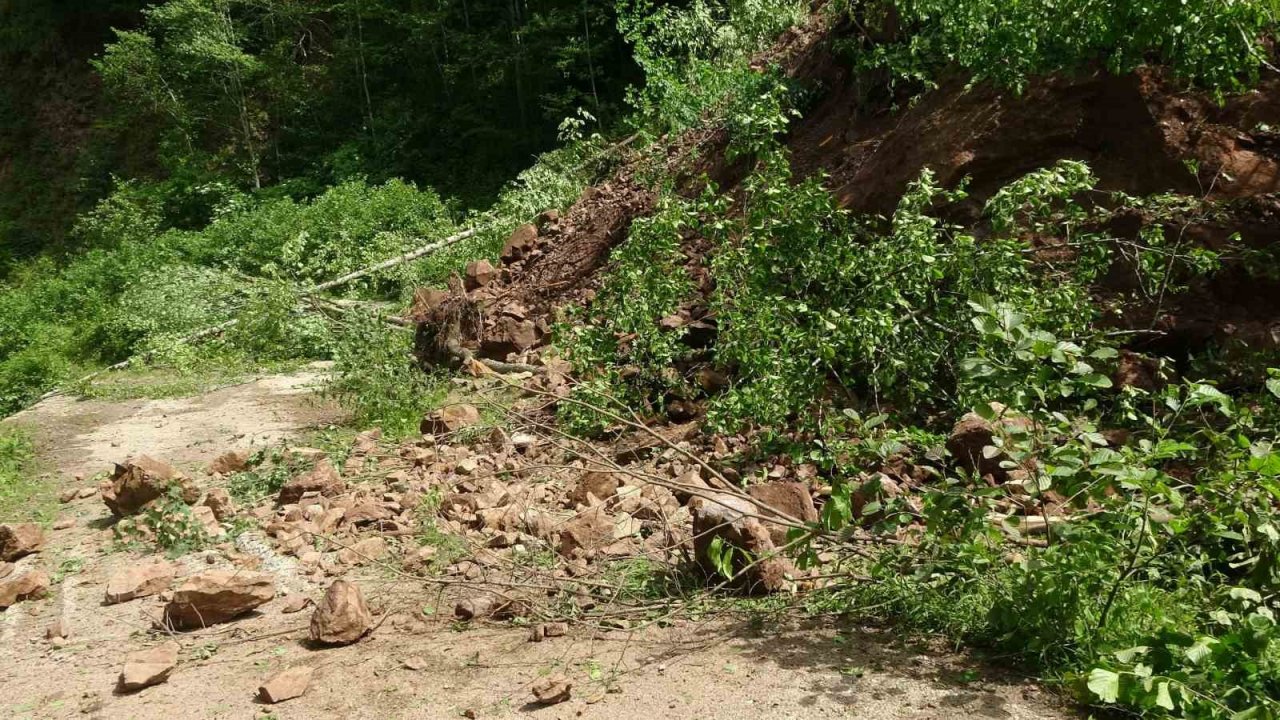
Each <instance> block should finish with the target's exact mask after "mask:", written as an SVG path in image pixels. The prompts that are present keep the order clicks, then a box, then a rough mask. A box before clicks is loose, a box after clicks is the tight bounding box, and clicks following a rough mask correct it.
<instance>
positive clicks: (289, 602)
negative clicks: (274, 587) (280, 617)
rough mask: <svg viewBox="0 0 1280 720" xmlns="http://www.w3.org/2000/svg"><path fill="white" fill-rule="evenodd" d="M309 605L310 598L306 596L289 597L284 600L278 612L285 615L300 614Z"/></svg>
mask: <svg viewBox="0 0 1280 720" xmlns="http://www.w3.org/2000/svg"><path fill="white" fill-rule="evenodd" d="M310 604H311V598H309V597H307V596H306V595H290V596H288V597H286V598H285V599H284V606H283V607H281V608H280V612H281V613H283V614H285V615H292V614H293V613H298V612H302V611H303V610H306V609H307V606H309V605H310Z"/></svg>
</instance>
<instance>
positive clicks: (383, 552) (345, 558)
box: [338, 535, 387, 565]
mask: <svg viewBox="0 0 1280 720" xmlns="http://www.w3.org/2000/svg"><path fill="white" fill-rule="evenodd" d="M386 556H387V541H386V540H384V539H382V537H381V536H378V535H374V536H373V537H367V538H365V539H363V540H361V541H360V542H358V543H356V544H355V545H352V546H351V547H347V548H342V549H341V550H339V551H338V562H341V563H343V564H344V565H363V564H364V563H367V562H377V561H379V560H382V559H383V558H385V557H386Z"/></svg>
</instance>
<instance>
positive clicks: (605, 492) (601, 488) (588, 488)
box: [569, 472, 618, 505]
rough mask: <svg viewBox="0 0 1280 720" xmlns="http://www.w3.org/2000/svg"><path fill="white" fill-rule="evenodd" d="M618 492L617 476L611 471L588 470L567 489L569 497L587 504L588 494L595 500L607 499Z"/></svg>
mask: <svg viewBox="0 0 1280 720" xmlns="http://www.w3.org/2000/svg"><path fill="white" fill-rule="evenodd" d="M617 492H618V476H617V475H615V474H614V473H611V472H589V473H586V474H584V475H583V476H582V477H580V478H578V484H577V485H575V486H574V487H573V490H571V491H569V499H570V500H572V501H573V502H576V503H581V504H583V505H586V504H588V498H587V496H588V495H592V496H594V497H595V498H596V499H597V500H608V499H609V498H611V497H613V496H614V494H615V493H617Z"/></svg>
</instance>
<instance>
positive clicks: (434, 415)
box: [418, 403, 480, 435]
mask: <svg viewBox="0 0 1280 720" xmlns="http://www.w3.org/2000/svg"><path fill="white" fill-rule="evenodd" d="M479 423H480V411H479V410H477V409H476V407H475V406H474V405H468V404H466V403H458V404H456V405H446V406H445V407H442V408H440V409H439V410H432V411H431V412H429V413H427V416H426V417H424V418H422V424H421V426H420V427H419V428H418V429H419V430H421V431H422V434H423V435H447V434H448V433H454V432H457V431H459V430H461V429H463V428H465V427H470V426H472V425H478V424H479Z"/></svg>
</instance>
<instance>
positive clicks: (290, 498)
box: [276, 458, 347, 505]
mask: <svg viewBox="0 0 1280 720" xmlns="http://www.w3.org/2000/svg"><path fill="white" fill-rule="evenodd" d="M346 491H347V484H346V483H345V482H343V481H342V478H341V477H338V471H337V470H336V469H335V468H334V467H333V464H332V463H330V462H329V459H328V458H321V459H320V460H318V461H317V462H316V464H315V467H313V468H311V471H310V472H308V473H307V474H305V475H303V476H301V477H297V478H294V479H292V480H290V481H289V482H287V483H285V484H284V487H282V488H280V494H279V495H278V496H277V497H276V503H277V504H279V505H288V504H290V503H296V502H298V501H299V500H301V499H302V496H303V495H305V494H307V493H319V494H320V495H323V496H324V497H334V496H336V495H341V494H342V493H344V492H346Z"/></svg>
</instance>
